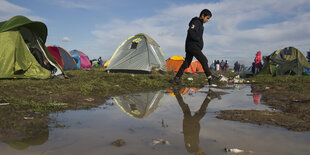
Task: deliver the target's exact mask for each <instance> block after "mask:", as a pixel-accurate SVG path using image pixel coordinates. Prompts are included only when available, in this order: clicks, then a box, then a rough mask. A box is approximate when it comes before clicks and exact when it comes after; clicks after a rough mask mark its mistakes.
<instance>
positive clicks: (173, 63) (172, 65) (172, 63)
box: [166, 55, 184, 73]
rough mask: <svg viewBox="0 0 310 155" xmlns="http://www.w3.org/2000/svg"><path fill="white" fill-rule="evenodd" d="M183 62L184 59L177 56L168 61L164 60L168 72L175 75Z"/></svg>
mask: <svg viewBox="0 0 310 155" xmlns="http://www.w3.org/2000/svg"><path fill="white" fill-rule="evenodd" d="M183 62H184V58H183V57H182V56H178V55H177V56H173V57H171V58H169V59H168V60H166V63H167V70H168V72H169V71H172V72H174V73H176V72H177V71H178V70H179V69H180V67H181V65H182V63H183Z"/></svg>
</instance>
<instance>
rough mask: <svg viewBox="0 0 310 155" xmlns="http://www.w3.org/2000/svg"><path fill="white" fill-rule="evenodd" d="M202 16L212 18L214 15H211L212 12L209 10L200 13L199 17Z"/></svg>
mask: <svg viewBox="0 0 310 155" xmlns="http://www.w3.org/2000/svg"><path fill="white" fill-rule="evenodd" d="M202 15H204V16H205V17H206V16H210V17H212V13H211V11H210V10H208V9H203V10H202V11H201V12H200V16H199V17H201V16H202Z"/></svg>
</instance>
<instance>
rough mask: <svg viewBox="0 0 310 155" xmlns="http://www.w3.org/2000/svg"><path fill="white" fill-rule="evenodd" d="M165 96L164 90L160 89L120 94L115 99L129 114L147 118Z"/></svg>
mask: <svg viewBox="0 0 310 155" xmlns="http://www.w3.org/2000/svg"><path fill="white" fill-rule="evenodd" d="M163 97H164V92H163V90H160V91H157V92H147V93H136V94H130V95H120V96H117V97H114V98H113V99H114V101H115V102H116V103H117V105H118V106H119V107H120V108H121V109H122V110H123V111H124V112H125V113H126V114H128V115H129V116H132V117H135V118H145V117H147V116H148V115H150V114H151V113H152V112H153V111H154V110H155V109H156V108H157V107H158V106H159V105H160V103H161V101H162V98H163Z"/></svg>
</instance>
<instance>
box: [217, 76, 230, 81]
mask: <svg viewBox="0 0 310 155" xmlns="http://www.w3.org/2000/svg"><path fill="white" fill-rule="evenodd" d="M219 81H223V82H228V78H227V77H225V76H224V75H220V77H219Z"/></svg>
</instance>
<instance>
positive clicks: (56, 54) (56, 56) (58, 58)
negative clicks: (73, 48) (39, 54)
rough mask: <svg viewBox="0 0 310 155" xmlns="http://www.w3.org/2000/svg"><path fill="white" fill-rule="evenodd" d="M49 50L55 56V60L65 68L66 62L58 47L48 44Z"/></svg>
mask: <svg viewBox="0 0 310 155" xmlns="http://www.w3.org/2000/svg"><path fill="white" fill-rule="evenodd" d="M46 48H47V49H48V50H49V52H50V53H51V54H52V56H53V57H54V58H55V60H56V61H57V63H58V65H59V66H60V67H61V68H62V69H64V62H63V61H62V59H61V56H60V53H59V51H58V49H57V47H52V46H47V47H46Z"/></svg>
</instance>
